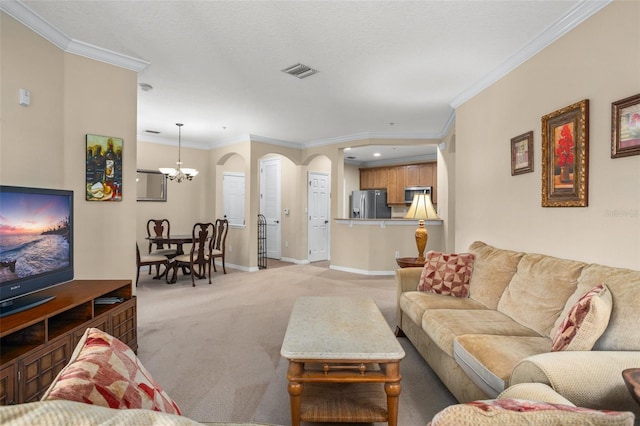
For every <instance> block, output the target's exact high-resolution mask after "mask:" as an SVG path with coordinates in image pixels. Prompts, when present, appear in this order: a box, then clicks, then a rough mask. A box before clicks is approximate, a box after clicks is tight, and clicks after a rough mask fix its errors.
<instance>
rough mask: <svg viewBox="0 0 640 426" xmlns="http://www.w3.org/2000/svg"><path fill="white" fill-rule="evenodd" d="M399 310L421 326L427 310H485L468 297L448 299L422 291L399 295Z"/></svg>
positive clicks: (484, 307) (480, 304) (481, 305)
mask: <svg viewBox="0 0 640 426" xmlns="http://www.w3.org/2000/svg"><path fill="white" fill-rule="evenodd" d="M400 308H401V309H402V311H403V312H404V313H406V314H407V315H408V316H409V318H411V320H412V321H413V322H415V323H416V324H418V325H420V324H422V315H424V313H425V311H426V310H427V309H487V307H486V306H484V305H483V304H482V303H480V302H476V301H475V300H471V299H469V298H468V297H449V296H443V295H441V294H435V293H425V292H422V291H407V292H404V293H402V294H401V295H400Z"/></svg>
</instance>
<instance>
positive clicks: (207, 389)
mask: <svg viewBox="0 0 640 426" xmlns="http://www.w3.org/2000/svg"><path fill="white" fill-rule="evenodd" d="M218 270H219V271H220V270H221V268H218ZM227 272H228V273H227V274H226V275H223V274H222V273H221V272H218V273H217V274H214V275H213V281H212V282H213V284H211V285H209V284H208V282H207V280H198V281H196V287H195V288H194V287H191V280H190V279H189V278H188V277H182V276H180V278H179V280H178V282H177V283H176V284H173V285H167V284H165V282H164V281H158V280H153V279H151V277H150V276H149V275H147V274H146V271H143V272H142V273H141V278H140V283H139V286H138V289H137V295H138V344H139V349H138V356H139V357H140V359H141V361H142V363H143V365H144V366H145V367H146V368H147V369H148V370H149V371H150V372H151V374H152V375H153V376H154V378H155V379H156V381H157V382H158V383H160V385H161V386H163V388H164V389H165V390H166V391H167V393H168V394H169V395H170V396H171V397H173V398H174V399H175V400H176V402H177V403H178V405H179V406H180V408H181V409H182V411H183V413H184V415H186V416H188V417H190V418H192V419H194V420H197V421H200V422H225V421H227V422H260V423H269V424H277V425H288V424H290V420H289V396H288V393H287V380H286V369H287V361H286V360H285V359H283V358H281V356H280V346H281V344H282V340H283V338H284V333H285V330H286V327H287V323H288V320H289V314H290V312H291V308H292V306H293V303H294V301H295V299H296V298H297V297H299V296H310V295H323V296H354V295H368V296H371V297H373V299H374V300H375V301H376V303H377V304H378V307H379V308H380V310H381V311H382V313H383V315H384V317H385V319H386V320H387V322H388V323H389V325H390V327H391V328H392V329H393V328H395V303H396V300H395V299H396V290H395V281H394V278H393V277H378V276H365V275H359V274H351V273H346V272H340V271H333V270H330V269H328V268H327V264H326V263H321V264H318V265H316V264H310V265H290V266H287V265H286V264H277V267H268V268H267V269H264V270H260V271H258V272H252V273H248V272H240V271H237V270H234V269H230V268H227ZM400 343H401V344H402V346H403V348H404V350H405V352H406V357H405V359H404V360H403V361H402V362H401V364H400V367H401V373H402V375H403V379H402V387H403V388H402V393H401V395H400V406H399V416H398V424H399V425H400V426H414V425H416V426H417V425H426V423H427V422H428V421H429V420H430V419H431V417H432V416H433V415H434V414H435V413H436V412H438V411H440V410H441V409H442V408H444V407H446V406H448V405H451V404H454V403H455V402H456V401H455V398H454V397H453V396H452V395H451V394H450V393H449V392H448V390H447V389H446V388H445V387H444V385H442V383H441V382H440V381H439V379H438V378H437V377H436V376H435V374H434V373H433V372H432V371H431V369H430V368H429V367H428V365H427V364H426V363H425V362H424V360H422V358H421V357H420V355H419V354H418V353H417V352H416V350H415V349H414V348H413V346H412V345H411V343H410V342H409V341H408V340H407V339H406V338H401V339H400ZM324 425H327V424H324ZM376 425H377V424H376Z"/></svg>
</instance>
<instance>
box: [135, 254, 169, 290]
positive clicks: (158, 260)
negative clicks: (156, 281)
mask: <svg viewBox="0 0 640 426" xmlns="http://www.w3.org/2000/svg"><path fill="white" fill-rule="evenodd" d="M162 265H164V267H165V269H164V272H163V274H164V273H165V272H167V269H168V268H169V258H168V257H167V256H165V255H162V254H143V255H141V254H140V247H138V243H136V266H137V268H138V270H137V272H136V287H137V286H138V280H139V279H140V268H141V267H143V266H149V273H151V267H152V266H155V267H156V273H157V276H158V277H160V276H161V275H160V266H162Z"/></svg>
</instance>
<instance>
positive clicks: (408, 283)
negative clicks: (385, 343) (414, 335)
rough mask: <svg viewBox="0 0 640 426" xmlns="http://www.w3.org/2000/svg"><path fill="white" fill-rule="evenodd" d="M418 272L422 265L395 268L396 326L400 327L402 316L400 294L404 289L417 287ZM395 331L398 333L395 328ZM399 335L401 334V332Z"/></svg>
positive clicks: (414, 289) (413, 289) (419, 272)
mask: <svg viewBox="0 0 640 426" xmlns="http://www.w3.org/2000/svg"><path fill="white" fill-rule="evenodd" d="M420 274H422V267H419V266H418V267H409V268H400V269H396V290H397V294H396V322H397V326H398V328H400V324H401V318H402V311H401V309H400V296H402V293H404V292H406V291H416V290H417V289H418V282H419V281H420ZM396 333H398V330H396ZM399 335H402V334H401V332H400V334H399Z"/></svg>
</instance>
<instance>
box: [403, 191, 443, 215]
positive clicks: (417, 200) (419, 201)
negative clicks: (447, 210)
mask: <svg viewBox="0 0 640 426" xmlns="http://www.w3.org/2000/svg"><path fill="white" fill-rule="evenodd" d="M404 218H405V219H422V220H435V219H440V216H438V213H436V209H435V208H434V207H433V204H432V203H431V195H430V194H416V195H414V196H413V201H412V202H411V207H409V211H408V212H407V214H406V215H405V217H404Z"/></svg>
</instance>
